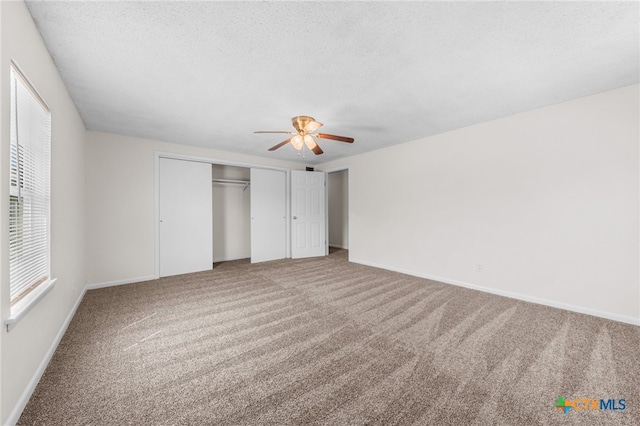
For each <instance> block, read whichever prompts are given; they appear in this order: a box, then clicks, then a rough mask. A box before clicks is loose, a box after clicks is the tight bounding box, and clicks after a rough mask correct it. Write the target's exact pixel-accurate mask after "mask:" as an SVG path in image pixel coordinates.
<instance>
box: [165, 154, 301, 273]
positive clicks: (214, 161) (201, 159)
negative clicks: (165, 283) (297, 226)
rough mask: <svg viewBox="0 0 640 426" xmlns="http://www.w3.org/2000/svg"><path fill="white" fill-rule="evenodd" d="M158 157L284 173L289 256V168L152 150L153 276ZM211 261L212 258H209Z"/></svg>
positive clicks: (289, 249) (288, 251)
mask: <svg viewBox="0 0 640 426" xmlns="http://www.w3.org/2000/svg"><path fill="white" fill-rule="evenodd" d="M160 158H169V159H173V160H184V161H195V162H198V163H207V164H211V165H216V164H217V165H221V166H237V167H246V168H253V169H267V170H278V171H281V172H284V173H285V191H286V214H287V219H286V226H285V233H286V236H285V238H286V243H287V258H290V257H291V230H290V228H291V219H290V217H291V195H290V192H291V182H290V175H291V173H290V169H288V168H285V167H273V166H265V165H263V164H255V163H244V162H241V161H229V160H222V159H219V158H215V157H201V156H195V155H185V154H179V153H175V152H167V151H158V150H156V151H154V152H153V204H154V221H155V223H154V226H153V227H154V236H153V248H154V255H153V263H154V265H153V271H154V272H153V273H154V278H155V279H158V278H160V244H159V243H160ZM211 261H212V262H213V259H211Z"/></svg>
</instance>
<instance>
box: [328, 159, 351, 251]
mask: <svg viewBox="0 0 640 426" xmlns="http://www.w3.org/2000/svg"><path fill="white" fill-rule="evenodd" d="M345 170H346V171H347V228H348V231H349V232H347V234H348V237H347V238H348V241H349V246H351V177H350V174H351V173H350V172H349V166H340V167H335V168H333V169H327V170H322V171H323V172H324V174H325V176H324V181H325V184H326V191H324V196H325V202H324V206H325V210H326V211H325V215H324V217H325V225H324V226H325V229H326V232H327V242H326V244H325V250H326V252H325V255H326V256H329V173H336V172H343V171H345ZM347 251H348V252H349V253H351V251H350V250H347Z"/></svg>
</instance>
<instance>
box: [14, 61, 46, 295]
mask: <svg viewBox="0 0 640 426" xmlns="http://www.w3.org/2000/svg"><path fill="white" fill-rule="evenodd" d="M10 134H11V136H10V141H11V150H10V159H9V161H10V167H9V170H10V174H11V176H10V191H9V197H10V200H9V285H10V295H11V304H12V305H13V304H14V303H16V302H17V301H19V300H20V299H22V298H23V297H24V296H25V295H27V294H28V293H29V292H31V291H32V290H34V289H35V288H37V287H38V285H40V284H43V283H45V282H47V281H48V280H49V279H50V268H49V263H50V255H49V208H50V183H49V179H50V160H51V112H50V111H49V108H48V107H47V105H46V104H45V103H44V101H43V100H42V98H41V97H40V96H39V95H38V93H37V92H36V91H35V89H34V88H33V87H32V86H31V84H30V83H29V82H28V80H27V79H26V78H25V77H24V76H23V75H22V74H21V73H20V71H18V69H17V68H15V67H14V66H13V64H12V66H11V125H10Z"/></svg>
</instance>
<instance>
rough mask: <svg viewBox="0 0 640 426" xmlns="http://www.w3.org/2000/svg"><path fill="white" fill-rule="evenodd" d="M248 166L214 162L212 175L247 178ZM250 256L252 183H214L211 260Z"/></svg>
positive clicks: (234, 178) (245, 179)
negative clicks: (246, 185) (244, 184)
mask: <svg viewBox="0 0 640 426" xmlns="http://www.w3.org/2000/svg"><path fill="white" fill-rule="evenodd" d="M249 171H250V169H248V168H246V167H234V166H221V165H214V166H213V177H214V179H229V180H244V181H249V179H250V176H249ZM249 257H251V187H250V186H248V187H246V188H245V187H244V186H242V185H228V184H222V185H220V184H215V183H214V184H213V261H214V262H222V261H225V260H235V259H246V258H249Z"/></svg>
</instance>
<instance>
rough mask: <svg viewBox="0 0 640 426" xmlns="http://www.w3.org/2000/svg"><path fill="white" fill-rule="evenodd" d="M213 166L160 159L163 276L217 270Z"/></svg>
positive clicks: (161, 265) (161, 271)
mask: <svg viewBox="0 0 640 426" xmlns="http://www.w3.org/2000/svg"><path fill="white" fill-rule="evenodd" d="M212 210H213V208H212V191H211V164H207V163H197V162H193V161H183V160H174V159H169V158H160V162H159V219H160V234H159V238H160V241H159V244H160V247H159V251H160V258H159V262H160V265H159V266H160V268H159V269H160V276H161V277H166V276H170V275H178V274H186V273H189V272H197V271H204V270H207V269H211V268H212V267H213V221H212V215H213V212H212Z"/></svg>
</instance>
